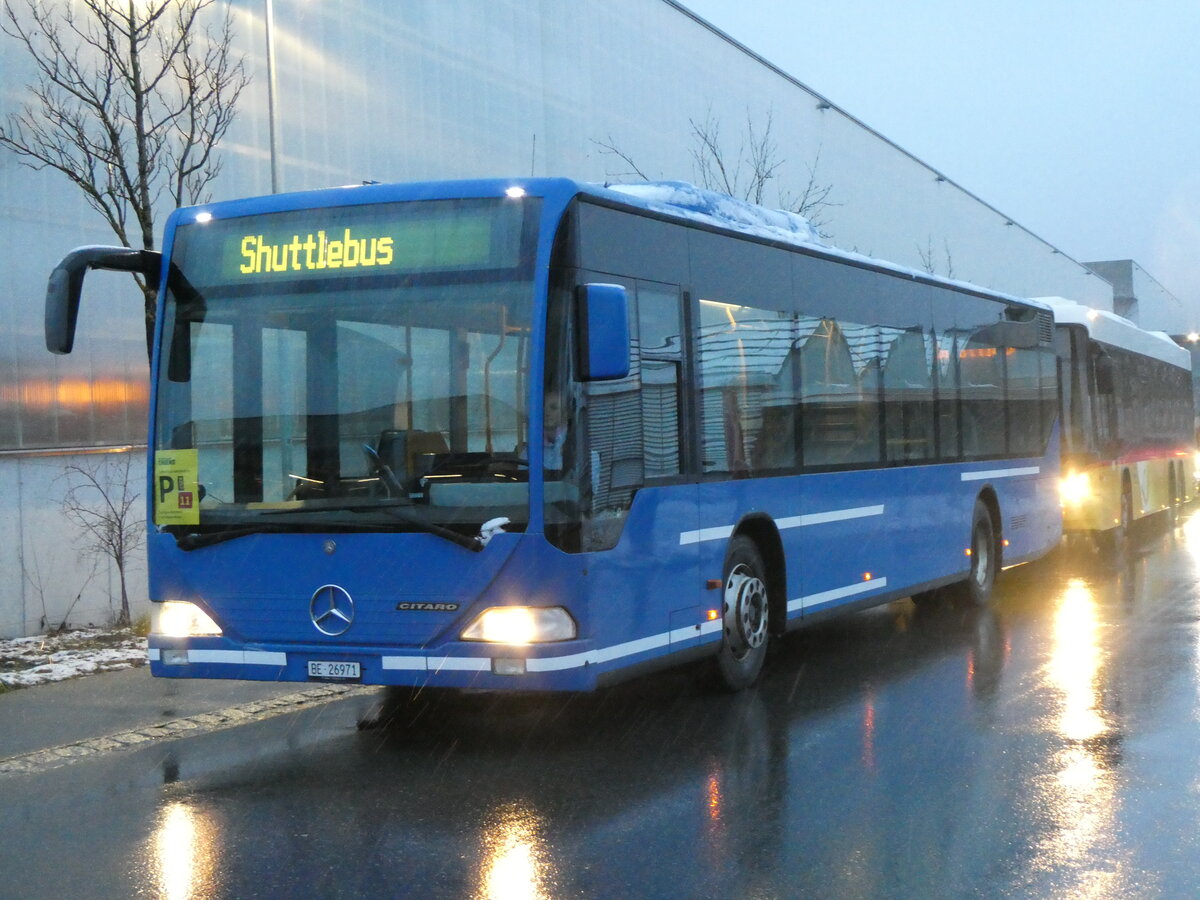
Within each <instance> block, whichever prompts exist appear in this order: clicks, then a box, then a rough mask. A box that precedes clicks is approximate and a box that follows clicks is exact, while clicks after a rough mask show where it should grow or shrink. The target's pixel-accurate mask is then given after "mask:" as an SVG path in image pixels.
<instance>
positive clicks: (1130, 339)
mask: <svg viewBox="0 0 1200 900" xmlns="http://www.w3.org/2000/svg"><path fill="white" fill-rule="evenodd" d="M1037 299H1038V301H1039V302H1041V303H1044V304H1045V305H1046V306H1049V307H1050V309H1051V310H1053V311H1054V321H1055V322H1056V323H1057V324H1059V325H1082V326H1083V327H1084V328H1086V329H1087V331H1088V335H1089V336H1091V337H1092V338H1093V339H1094V340H1097V341H1100V342H1101V343H1103V344H1108V345H1110V346H1113V347H1120V348H1122V349H1124V350H1131V351H1133V352H1134V353H1140V354H1142V355H1143V356H1150V357H1153V358H1155V359H1159V360H1162V361H1163V362H1166V363H1170V364H1171V365H1173V366H1179V367H1180V368H1181V369H1187V370H1188V371H1191V368H1192V355H1191V354H1190V353H1188V351H1187V350H1185V349H1184V348H1183V347H1180V346H1179V345H1178V344H1176V343H1175V341H1174V340H1172V339H1171V337H1170V335H1167V334H1164V333H1163V332H1161V331H1143V330H1142V329H1141V328H1139V327H1138V326H1137V325H1136V324H1134V323H1133V322H1131V321H1129V319H1126V318H1124V317H1122V316H1118V315H1117V314H1116V313H1112V312H1109V311H1108V310H1104V309H1094V308H1092V307H1090V306H1084V305H1083V304H1082V303H1078V302H1076V301H1074V300H1068V299H1067V298H1066V297H1038V298H1037Z"/></svg>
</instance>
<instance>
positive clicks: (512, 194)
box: [504, 184, 525, 200]
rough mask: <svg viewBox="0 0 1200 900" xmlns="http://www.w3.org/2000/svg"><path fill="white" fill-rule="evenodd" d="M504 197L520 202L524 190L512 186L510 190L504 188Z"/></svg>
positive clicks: (517, 186)
mask: <svg viewBox="0 0 1200 900" xmlns="http://www.w3.org/2000/svg"><path fill="white" fill-rule="evenodd" d="M504 196H506V197H508V199H510V200H520V199H521V198H522V197H524V196H525V188H523V187H520V186H519V185H515V184H514V185H513V186H512V187H510V188H505V190H504Z"/></svg>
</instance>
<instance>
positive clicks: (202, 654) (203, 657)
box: [187, 650, 287, 666]
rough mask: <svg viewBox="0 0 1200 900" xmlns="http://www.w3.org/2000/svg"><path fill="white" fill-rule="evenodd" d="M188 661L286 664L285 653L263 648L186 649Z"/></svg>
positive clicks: (227, 663)
mask: <svg viewBox="0 0 1200 900" xmlns="http://www.w3.org/2000/svg"><path fill="white" fill-rule="evenodd" d="M187 658H188V662H189V663H224V664H225V665H233V666H286V665H287V654H286V653H270V652H267V651H265V650H188V652H187Z"/></svg>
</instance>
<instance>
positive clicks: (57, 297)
mask: <svg viewBox="0 0 1200 900" xmlns="http://www.w3.org/2000/svg"><path fill="white" fill-rule="evenodd" d="M161 268H162V255H161V254H160V253H158V252H156V251H154V250H134V249H133V248H131V247H80V248H79V249H78V250H72V251H71V252H70V253H68V254H67V255H66V256H64V257H63V259H62V262H60V263H59V264H58V265H57V266H56V267H55V268H54V271H53V272H51V273H50V282H49V284H47V285H46V349H47V350H49V351H50V352H51V353H60V354H61V353H70V352H71V348H72V347H73V346H74V345H75V323H76V321H77V320H78V319H79V297H80V295H81V294H82V293H83V276H84V274H86V272H87V270H88V269H112V270H114V271H117V272H137V273H141V274H142V275H144V276H146V278H147V280H148V281H149V282H150V283H151V284H157V282H158V276H159V273H160V271H161Z"/></svg>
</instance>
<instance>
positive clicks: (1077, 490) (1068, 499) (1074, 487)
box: [1058, 472, 1092, 505]
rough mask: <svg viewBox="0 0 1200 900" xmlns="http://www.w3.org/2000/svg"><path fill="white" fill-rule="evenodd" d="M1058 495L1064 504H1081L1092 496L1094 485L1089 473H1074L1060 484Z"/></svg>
mask: <svg viewBox="0 0 1200 900" xmlns="http://www.w3.org/2000/svg"><path fill="white" fill-rule="evenodd" d="M1058 493H1059V496H1060V497H1061V498H1062V501H1063V503H1070V504H1076V505H1077V504H1080V503H1082V502H1083V501H1085V500H1087V499H1088V498H1089V497H1090V496H1092V484H1091V481H1090V480H1089V479H1088V474H1087V472H1073V473H1071V474H1070V475H1067V476H1066V477H1064V478H1063V479H1062V481H1060V482H1059V485H1058Z"/></svg>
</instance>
